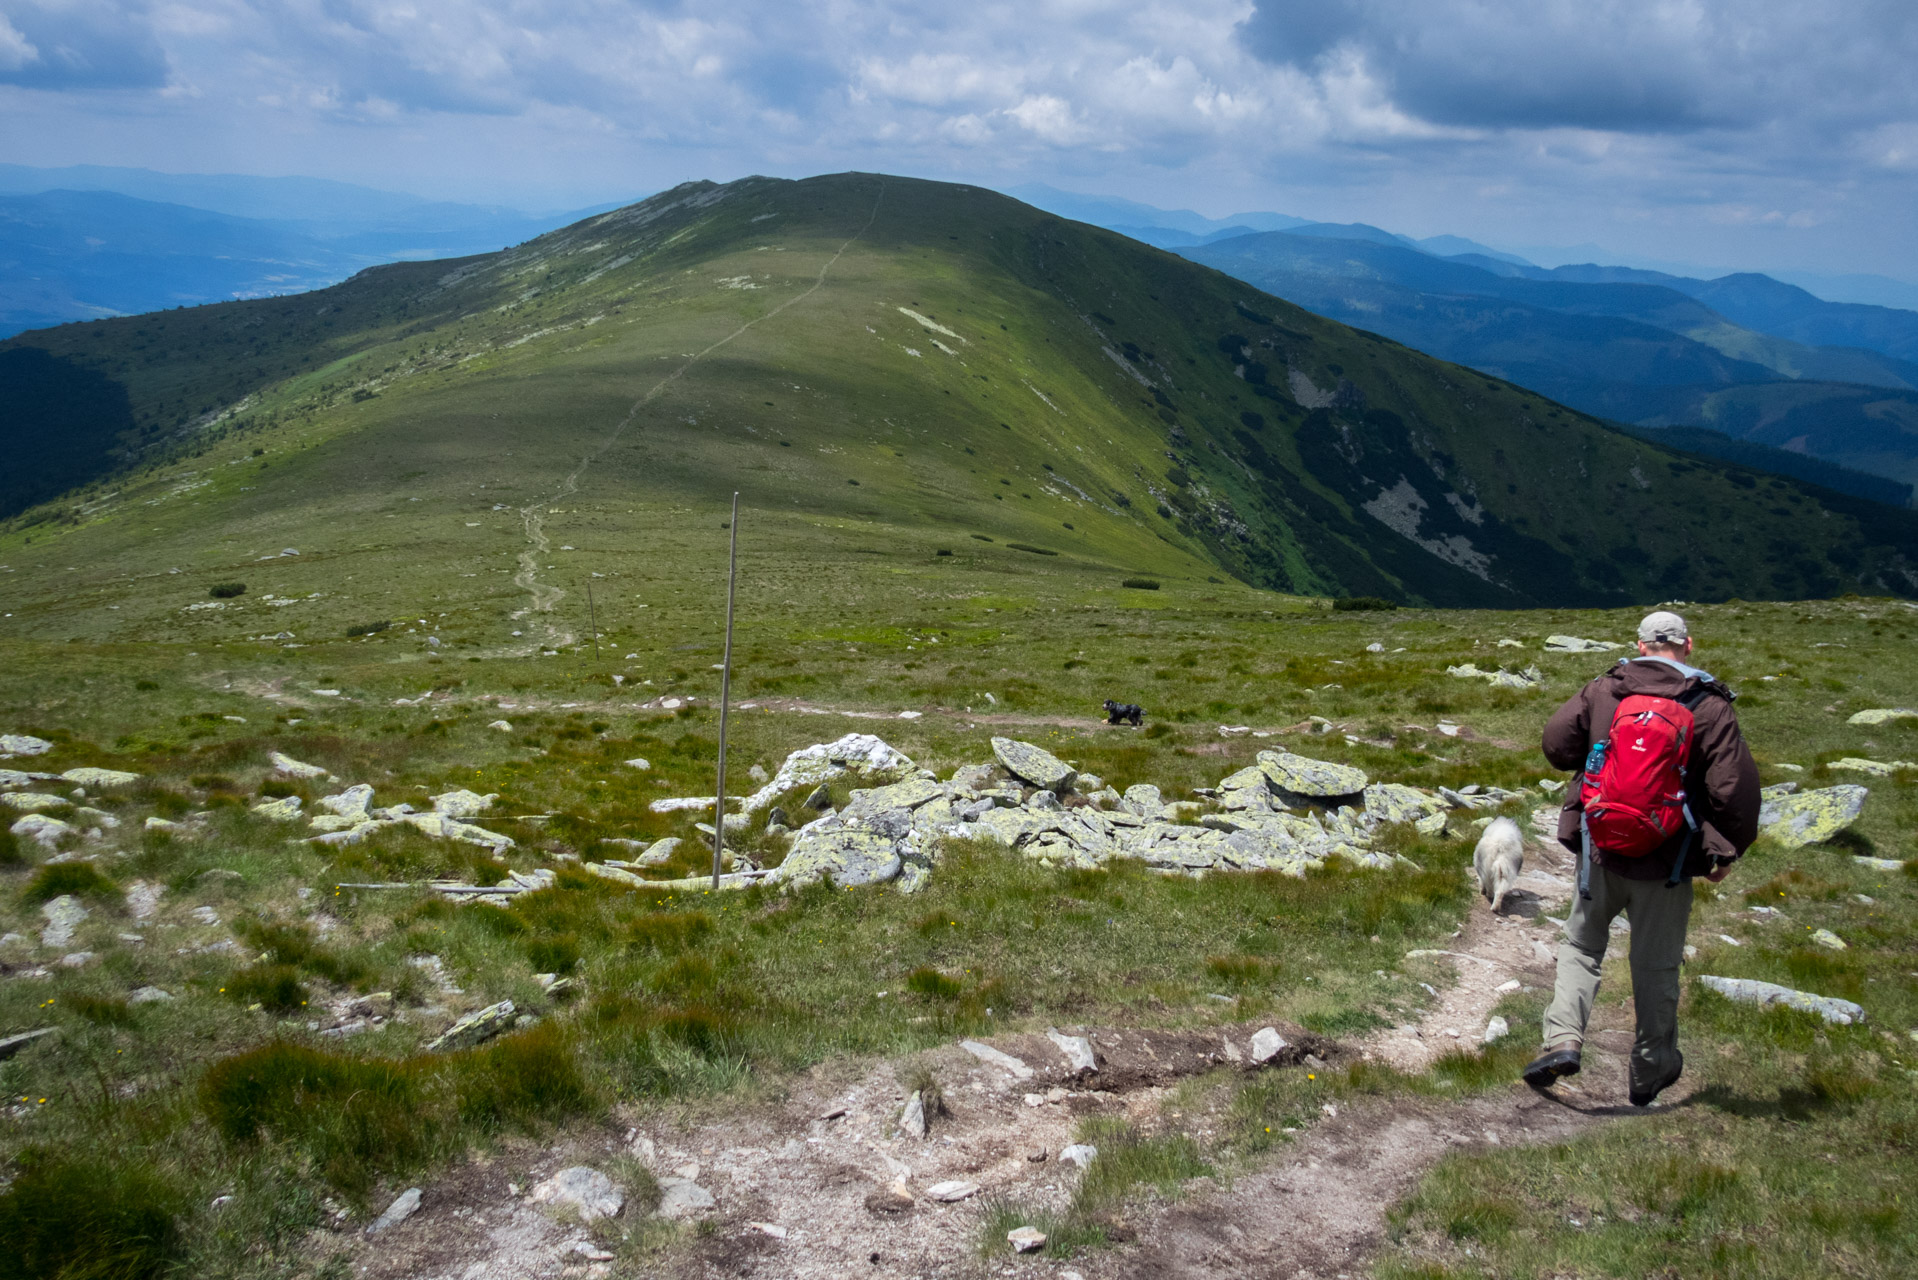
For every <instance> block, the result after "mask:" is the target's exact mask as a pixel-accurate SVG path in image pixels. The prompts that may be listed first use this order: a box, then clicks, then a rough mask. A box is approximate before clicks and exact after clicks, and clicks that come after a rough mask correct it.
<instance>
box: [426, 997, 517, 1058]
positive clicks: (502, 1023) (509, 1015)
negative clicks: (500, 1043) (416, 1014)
mask: <svg viewBox="0 0 1918 1280" xmlns="http://www.w3.org/2000/svg"><path fill="white" fill-rule="evenodd" d="M513 1014H514V1008H513V1002H512V1001H511V1000H502V1001H500V1002H499V1003H498V1004H495V1005H488V1006H487V1007H486V1008H484V1009H479V1010H476V1011H474V1012H473V1013H469V1014H467V1015H466V1016H465V1017H463V1018H461V1019H460V1020H459V1021H458V1022H455V1023H454V1024H453V1025H452V1026H450V1027H448V1028H447V1029H446V1030H445V1031H442V1032H441V1033H440V1034H439V1035H438V1036H437V1037H435V1038H434V1040H433V1041H432V1043H430V1044H428V1045H427V1046H426V1047H427V1049H428V1050H429V1051H430V1052H436V1053H437V1052H443V1051H446V1050H451V1049H470V1048H472V1047H473V1046H474V1045H476V1044H483V1043H485V1042H486V1041H488V1040H491V1039H492V1038H493V1037H494V1036H496V1035H498V1034H499V1033H500V1032H502V1031H504V1030H506V1029H507V1028H508V1027H510V1026H511V1025H512V1024H513Z"/></svg>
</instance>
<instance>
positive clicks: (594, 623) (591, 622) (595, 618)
mask: <svg viewBox="0 0 1918 1280" xmlns="http://www.w3.org/2000/svg"><path fill="white" fill-rule="evenodd" d="M586 624H587V625H588V626H589V627H591V628H592V629H593V665H594V666H595V667H597V666H599V614H598V612H597V611H595V610H594V608H593V580H592V579H591V578H588V579H587V580H586Z"/></svg>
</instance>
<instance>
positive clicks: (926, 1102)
mask: <svg viewBox="0 0 1918 1280" xmlns="http://www.w3.org/2000/svg"><path fill="white" fill-rule="evenodd" d="M898 1079H899V1087H900V1088H902V1089H904V1090H905V1091H906V1092H907V1093H908V1094H913V1093H916V1094H918V1095H919V1105H920V1106H922V1107H924V1108H925V1112H926V1122H927V1123H928V1124H930V1123H931V1122H932V1121H933V1119H934V1118H935V1117H938V1116H943V1115H950V1114H951V1112H950V1110H949V1109H948V1108H947V1107H946V1091H945V1088H944V1087H943V1086H942V1085H940V1083H939V1076H938V1073H937V1072H935V1071H934V1070H933V1069H932V1064H931V1063H929V1062H927V1061H926V1060H925V1059H923V1058H914V1059H912V1060H911V1061H909V1062H906V1063H905V1064H903V1065H902V1066H901V1067H900V1068H899V1071H898Z"/></svg>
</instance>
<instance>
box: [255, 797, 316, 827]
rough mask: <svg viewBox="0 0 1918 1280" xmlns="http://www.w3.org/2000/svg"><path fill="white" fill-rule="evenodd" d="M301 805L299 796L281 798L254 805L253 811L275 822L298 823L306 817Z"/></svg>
mask: <svg viewBox="0 0 1918 1280" xmlns="http://www.w3.org/2000/svg"><path fill="white" fill-rule="evenodd" d="M300 804H301V801H300V798H299V797H298V796H281V797H280V798H279V799H277V800H266V801H262V802H261V803H259V804H256V805H254V806H253V810H252V811H253V812H254V813H256V814H258V815H259V816H260V817H262V818H270V819H272V820H273V821H274V822H298V821H299V820H300V819H301V818H303V817H305V816H306V815H305V814H303V813H301V812H300Z"/></svg>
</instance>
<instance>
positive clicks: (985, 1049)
mask: <svg viewBox="0 0 1918 1280" xmlns="http://www.w3.org/2000/svg"><path fill="white" fill-rule="evenodd" d="M959 1047H960V1048H961V1049H964V1050H965V1051H966V1052H967V1053H969V1054H971V1055H972V1056H973V1057H975V1058H977V1059H979V1061H981V1062H983V1063H986V1064H987V1065H988V1066H994V1067H1003V1068H1004V1069H1005V1070H1007V1071H1010V1072H1011V1073H1012V1075H1013V1077H1014V1078H1015V1079H1018V1080H1030V1079H1032V1068H1031V1067H1028V1066H1027V1065H1026V1064H1025V1063H1023V1062H1021V1061H1019V1059H1017V1058H1015V1057H1013V1056H1012V1055H1011V1054H1009V1053H1005V1052H1002V1051H1001V1050H998V1049H995V1048H993V1047H992V1046H991V1045H989V1044H980V1043H979V1042H978V1041H977V1040H961V1041H960V1042H959Z"/></svg>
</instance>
